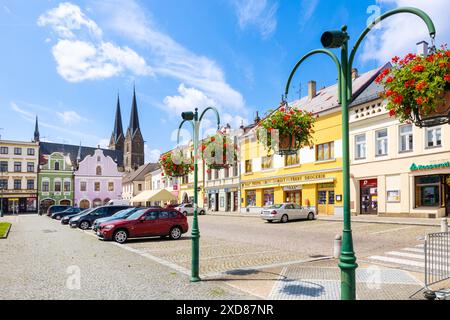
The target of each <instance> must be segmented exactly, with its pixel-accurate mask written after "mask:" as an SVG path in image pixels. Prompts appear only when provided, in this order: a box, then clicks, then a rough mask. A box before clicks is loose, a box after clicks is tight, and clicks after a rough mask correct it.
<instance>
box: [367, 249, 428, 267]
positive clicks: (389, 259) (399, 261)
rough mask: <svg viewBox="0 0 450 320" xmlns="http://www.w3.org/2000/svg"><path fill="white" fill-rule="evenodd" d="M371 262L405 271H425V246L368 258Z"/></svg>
mask: <svg viewBox="0 0 450 320" xmlns="http://www.w3.org/2000/svg"><path fill="white" fill-rule="evenodd" d="M367 259H368V260H369V261H370V262H373V263H377V264H385V265H389V266H391V267H396V268H400V269H404V270H412V271H419V272H420V271H423V270H424V269H425V248H424V244H420V245H417V246H415V247H409V248H403V249H400V250H395V251H388V252H385V253H384V255H374V256H370V257H368V258H367Z"/></svg>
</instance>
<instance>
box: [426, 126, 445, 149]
mask: <svg viewBox="0 0 450 320" xmlns="http://www.w3.org/2000/svg"><path fill="white" fill-rule="evenodd" d="M425 141H426V146H425V147H426V148H434V147H440V146H441V145H442V139H441V128H427V130H426V137H425Z"/></svg>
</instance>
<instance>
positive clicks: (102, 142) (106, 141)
mask: <svg viewBox="0 0 450 320" xmlns="http://www.w3.org/2000/svg"><path fill="white" fill-rule="evenodd" d="M97 145H98V146H100V148H102V149H107V148H108V146H109V139H100V141H99V142H98V143H97Z"/></svg>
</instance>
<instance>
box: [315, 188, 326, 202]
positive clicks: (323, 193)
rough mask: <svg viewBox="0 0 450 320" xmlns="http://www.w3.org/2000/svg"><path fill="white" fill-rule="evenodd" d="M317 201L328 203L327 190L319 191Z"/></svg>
mask: <svg viewBox="0 0 450 320" xmlns="http://www.w3.org/2000/svg"><path fill="white" fill-rule="evenodd" d="M317 198H318V199H317V203H318V204H327V192H326V191H319V192H318V193H317Z"/></svg>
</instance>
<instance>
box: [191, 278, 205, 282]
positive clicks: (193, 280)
mask: <svg viewBox="0 0 450 320" xmlns="http://www.w3.org/2000/svg"><path fill="white" fill-rule="evenodd" d="M200 281H202V279H200V277H191V282H200Z"/></svg>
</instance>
